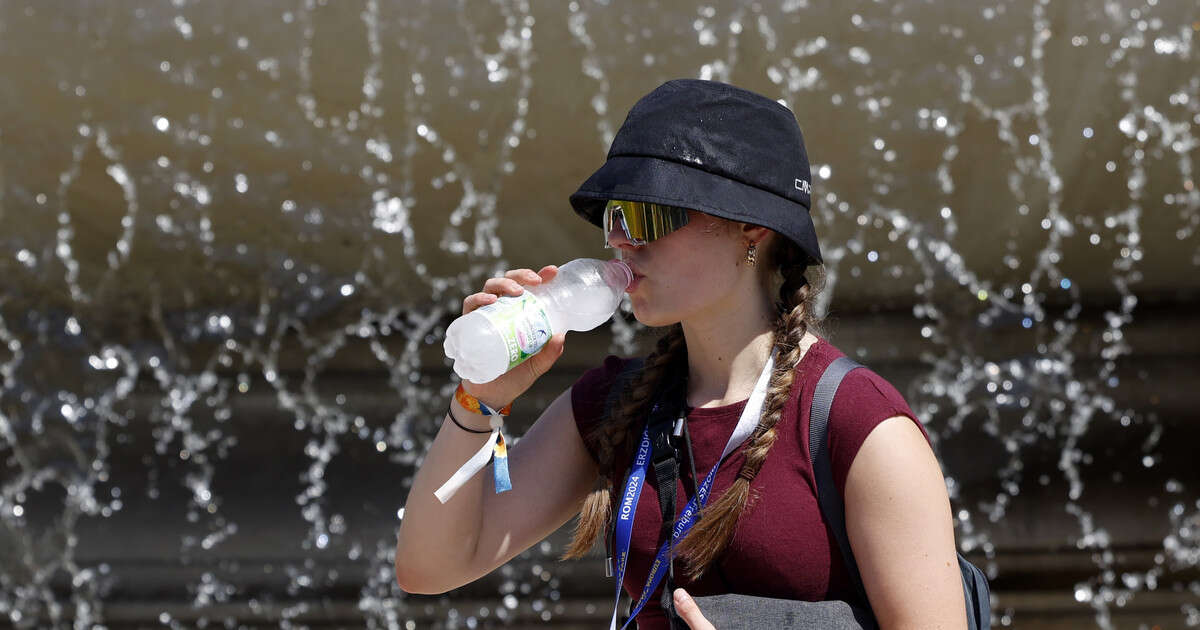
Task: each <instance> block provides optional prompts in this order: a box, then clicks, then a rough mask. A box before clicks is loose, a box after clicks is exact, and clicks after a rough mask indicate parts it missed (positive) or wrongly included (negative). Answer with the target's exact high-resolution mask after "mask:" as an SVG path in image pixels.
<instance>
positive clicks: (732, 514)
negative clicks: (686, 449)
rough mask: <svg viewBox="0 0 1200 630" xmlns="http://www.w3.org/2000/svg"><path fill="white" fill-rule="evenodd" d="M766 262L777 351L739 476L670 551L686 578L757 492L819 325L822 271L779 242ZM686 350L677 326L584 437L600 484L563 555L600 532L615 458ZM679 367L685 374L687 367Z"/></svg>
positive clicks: (710, 558) (709, 559) (708, 557)
mask: <svg viewBox="0 0 1200 630" xmlns="http://www.w3.org/2000/svg"><path fill="white" fill-rule="evenodd" d="M765 258H766V261H765V262H766V263H767V264H766V268H767V269H768V270H778V273H779V275H781V276H782V278H783V283H782V285H781V286H780V287H779V293H778V295H779V299H778V301H777V302H776V303H775V308H776V313H777V317H776V320H775V330H774V344H775V346H776V347H777V348H778V351H779V353H778V355H776V362H775V369H774V372H773V373H772V375H771V380H770V385H769V386H768V389H767V397H766V401H765V403H764V405H763V413H762V415H761V416H760V418H759V422H758V426H757V427H755V430H754V433H753V434H751V437H750V439H749V444H747V446H746V450H745V456H746V459H745V462H744V463H743V464H742V467H741V469H740V470H739V471H738V477H737V479H736V480H735V481H734V483H733V485H732V486H730V488H729V489H728V490H726V491H725V492H724V493H722V494H721V496H720V497H719V498H717V499H716V501H714V502H711V503H709V504H708V506H706V507H705V508H704V510H703V512H702V516H701V518H700V520H699V522H697V523H696V525H695V526H693V527H692V529H691V531H689V532H688V534H687V536H685V537H684V539H683V540H682V541H680V543H679V545H678V546H677V547H676V549H677V551H678V554H679V556H680V558H682V559H683V561H684V563H685V566H686V572H687V575H688V578H689V579H690V580H697V579H699V578H700V576H701V575H703V573H704V572H705V570H707V568H708V567H709V566H710V565H711V564H712V563H713V562H714V561H715V560H716V559H717V558H718V557H720V555H721V553H722V552H723V551H724V550H725V548H726V547H727V546H728V545H729V541H730V540H731V539H732V538H733V533H734V530H735V529H736V527H737V522H738V519H739V518H740V517H741V515H742V513H743V512H745V511H746V510H748V509H750V508H751V507H752V506H753V504H754V500H755V494H754V492H753V491H752V489H751V483H752V482H753V481H754V478H755V476H757V475H758V472H759V470H760V469H761V468H762V464H763V461H764V460H765V459H766V457H767V453H768V452H769V451H770V450H771V446H772V445H773V444H774V443H775V438H776V431H775V425H776V424H778V422H779V419H780V417H781V416H782V413H783V408H784V406H785V405H786V404H787V400H788V398H789V395H790V393H791V387H792V381H793V379H794V375H795V370H794V368H795V366H796V364H797V363H798V362H799V360H800V355H801V347H800V342H801V340H802V339H803V338H804V335H805V333H806V332H807V331H808V330H810V329H815V328H816V327H817V323H818V322H817V320H816V318H815V316H814V315H813V309H812V304H813V302H814V300H815V298H816V296H817V294H818V293H819V292H820V289H821V288H822V286H823V284H824V274H823V273H822V270H821V268H820V267H813V268H812V269H809V268H808V267H806V266H805V261H806V257H805V254H804V252H803V251H802V250H801V249H800V248H799V247H798V246H796V245H795V244H794V243H792V242H791V241H789V240H787V239H785V238H774V239H771V243H770V245H769V249H768V251H767V256H766V257H765ZM772 281H773V282H774V281H777V280H774V279H772ZM686 353H687V348H686V344H685V343H684V339H683V328H682V326H681V325H679V324H675V325H673V326H671V327H670V329H669V330H668V332H667V333H666V334H665V335H664V336H663V337H662V338H660V339H659V341H658V345H657V347H656V348H655V351H654V352H653V353H651V354H650V356H649V357H647V359H646V364H645V367H644V368H643V371H642V373H641V374H640V375H635V376H634V378H633V381H632V383H633V384H632V386H631V387H629V388H627V390H626V391H625V392H624V393H623V395H622V396H621V398H620V403H619V404H618V405H615V406H614V407H615V409H614V411H613V413H612V417H611V418H609V419H608V420H607V421H604V422H601V423H598V425H597V427H596V429H594V430H593V432H592V434H591V435H590V436H589V438H590V439H592V440H594V442H593V443H594V444H596V445H597V453H596V455H597V458H598V459H599V461H600V462H601V465H602V475H601V477H602V479H601V480H600V481H599V483H598V485H597V487H596V489H595V490H593V491H592V492H591V493H590V494H589V495H588V497H587V498H586V499H585V500H584V502H583V506H582V510H581V511H580V514H579V521H578V523H577V526H576V528H575V536H574V538H573V539H572V541H571V544H570V546H569V547H568V549H567V551H566V552H565V553H564V554H563V558H578V557H582V556H583V555H584V554H585V553H587V551H588V550H589V549H590V548H591V547H592V545H593V544H595V542H596V540H597V539H598V538H599V537H600V536H601V535H602V534H603V533H604V529H605V526H606V525H607V523H608V519H609V514H610V511H611V509H612V482H611V479H610V477H609V475H608V473H609V472H610V469H611V468H612V466H613V457H614V454H615V453H617V452H625V453H631V452H632V449H633V441H634V439H635V435H634V433H635V431H637V430H638V429H639V428H640V427H641V422H642V421H643V419H644V418H645V415H646V409H645V407H647V406H648V404H649V401H650V395H651V393H653V392H654V391H656V390H657V388H658V386H659V384H660V382H661V381H662V379H663V376H664V374H665V373H666V371H667V368H669V367H673V366H676V365H677V363H676V362H677V361H678V360H679V359H680V358H682V359H683V360H684V361H686ZM681 369H685V370H686V369H687V367H686V363H685V364H684V365H683V366H682V367H681Z"/></svg>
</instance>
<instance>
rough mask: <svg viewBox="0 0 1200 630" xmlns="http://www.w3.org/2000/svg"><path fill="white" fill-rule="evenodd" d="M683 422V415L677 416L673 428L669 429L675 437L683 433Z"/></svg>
mask: <svg viewBox="0 0 1200 630" xmlns="http://www.w3.org/2000/svg"><path fill="white" fill-rule="evenodd" d="M683 422H684V420H683V416H679V419H678V420H676V421H675V430H673V431H671V435H673V436H675V437H679V436H681V435H683Z"/></svg>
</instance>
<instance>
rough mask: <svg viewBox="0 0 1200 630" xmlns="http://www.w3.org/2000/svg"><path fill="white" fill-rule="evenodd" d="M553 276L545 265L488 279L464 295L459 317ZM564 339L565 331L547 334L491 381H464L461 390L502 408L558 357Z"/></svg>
mask: <svg viewBox="0 0 1200 630" xmlns="http://www.w3.org/2000/svg"><path fill="white" fill-rule="evenodd" d="M557 275H558V266H556V265H546V266H545V267H542V269H541V270H540V271H537V272H535V271H533V270H532V269H514V270H512V271H506V272H505V273H504V277H502V278H489V279H488V280H487V281H486V282H484V283H483V291H482V292H480V293H473V294H471V295H468V296H467V297H466V299H464V300H463V315H467V314H468V313H471V312H472V311H475V310H476V309H478V308H480V307H482V306H486V305H489V304H495V303H496V302H497V301H498V300H499V299H500V297H501V296H506V295H510V296H519V295H522V294H523V293H524V292H525V287H526V286H537V285H540V284H542V283H545V282H549V281H551V280H553V279H554V278H555V277H556V276H557ZM456 321H458V320H456ZM447 336H449V331H447ZM566 337H567V335H566V332H565V331H564V332H560V333H557V334H554V335H551V336H550V337H549V339H548V341H547V342H546V345H544V346H542V348H541V350H540V351H539V352H537V353H536V354H534V355H533V356H531V357H529V359H528V360H526V361H525V362H523V363H521V364H520V365H518V366H516V367H515V368H513V369H511V370H509V371H508V372H505V373H504V374H502V375H500V376H499V377H497V378H496V379H494V380H492V381H489V382H486V383H475V382H472V381H471V380H468V379H467V378H464V379H463V389H465V390H466V391H467V393H468V394H470V395H472V396H474V397H475V398H478V399H479V400H480V401H482V402H483V403H484V404H486V405H488V406H489V407H491V408H493V409H500V408H501V407H504V406H505V405H507V404H508V403H510V402H512V401H514V400H516V399H517V397H518V396H520V395H521V394H523V393H524V392H525V390H527V389H529V387H530V386H532V385H533V383H534V382H535V381H537V379H538V378H539V377H540V376H541V375H543V374H545V373H546V372H547V371H548V370H549V369H550V367H551V366H552V365H554V363H555V361H557V360H558V358H559V357H560V356H562V353H563V348H564V342H565V340H566Z"/></svg>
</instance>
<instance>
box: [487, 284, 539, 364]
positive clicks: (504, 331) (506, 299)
mask: <svg viewBox="0 0 1200 630" xmlns="http://www.w3.org/2000/svg"><path fill="white" fill-rule="evenodd" d="M478 310H479V312H481V313H483V315H484V317H487V318H488V321H490V322H492V326H495V327H496V330H497V331H498V332H499V333H500V336H501V337H503V338H504V347H505V349H507V350H508V369H509V370H511V369H513V368H514V367H516V366H518V365H520V364H521V363H522V362H524V361H525V359H528V358H529V357H531V356H533V355H535V354H537V353H538V351H539V350H541V349H542V346H545V345H546V342H547V341H549V340H550V335H551V330H550V315H549V314H548V313H547V312H546V306H545V304H543V303H542V301H541V300H540V299H538V297H537V296H536V295H534V294H532V293H530V292H529V291H526V292H524V293H522V294H521V295H504V296H501V297H500V299H498V300H496V301H495V302H493V303H491V304H488V305H486V306H481V307H479V309H478ZM505 371H507V370H505Z"/></svg>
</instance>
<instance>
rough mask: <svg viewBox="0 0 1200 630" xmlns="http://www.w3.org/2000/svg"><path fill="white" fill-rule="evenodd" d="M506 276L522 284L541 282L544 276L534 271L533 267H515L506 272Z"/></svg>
mask: <svg viewBox="0 0 1200 630" xmlns="http://www.w3.org/2000/svg"><path fill="white" fill-rule="evenodd" d="M504 277H505V278H508V279H510V280H516V281H517V282H520V283H522V284H539V283H541V281H542V277H541V276H539V275H538V274H536V273H534V271H533V270H532V269H513V270H512V271H506V272H504Z"/></svg>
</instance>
